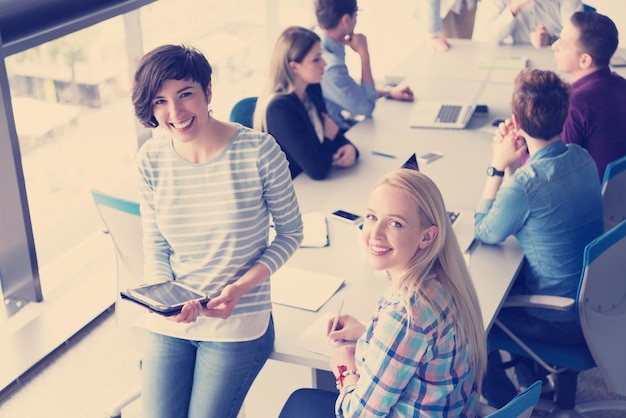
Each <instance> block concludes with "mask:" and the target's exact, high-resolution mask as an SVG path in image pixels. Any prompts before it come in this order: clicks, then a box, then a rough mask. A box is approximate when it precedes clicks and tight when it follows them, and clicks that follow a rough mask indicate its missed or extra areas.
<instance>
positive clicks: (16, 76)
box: [6, 0, 408, 297]
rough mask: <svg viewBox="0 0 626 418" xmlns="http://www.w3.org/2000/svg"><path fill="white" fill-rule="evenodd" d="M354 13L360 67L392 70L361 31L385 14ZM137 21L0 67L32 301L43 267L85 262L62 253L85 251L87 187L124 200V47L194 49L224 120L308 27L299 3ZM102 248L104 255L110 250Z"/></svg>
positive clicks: (147, 15)
mask: <svg viewBox="0 0 626 418" xmlns="http://www.w3.org/2000/svg"><path fill="white" fill-rule="evenodd" d="M403 1H404V2H408V0H403ZM407 4H408V3H407ZM359 6H360V7H361V9H363V10H364V13H362V14H361V15H360V16H359V24H358V26H357V31H362V32H364V33H366V34H367V36H368V43H369V44H370V50H371V53H372V60H373V61H374V62H392V61H393V62H395V61H396V60H389V59H388V58H390V57H388V54H384V53H382V51H383V50H385V49H387V50H392V49H393V48H390V45H394V46H396V47H397V48H405V46H403V45H405V44H404V43H403V42H390V40H389V38H388V35H392V34H393V30H389V31H383V30H380V27H378V26H377V24H374V23H373V22H375V21H374V20H373V17H374V16H381V15H382V14H384V13H382V12H383V11H384V10H385V6H383V5H378V3H377V2H374V1H373V0H362V1H360V2H359ZM368 15H369V17H368ZM406 15H408V14H407V13H404V14H403V16H406ZM405 20H406V19H405ZM140 22H141V23H140V24H141V34H142V39H137V40H134V39H126V38H125V30H124V29H125V28H124V19H123V17H121V16H120V17H117V18H113V19H110V20H108V21H105V22H102V23H99V24H97V25H95V26H92V27H89V28H87V29H85V30H82V31H79V32H76V33H73V34H70V35H67V36H65V37H63V38H60V39H57V40H54V41H51V42H48V43H46V44H43V45H40V46H37V47H35V48H32V49H30V50H27V51H24V52H22V53H19V54H15V55H13V56H10V57H8V58H7V59H6V64H7V69H8V72H9V77H10V86H11V96H12V105H13V110H14V114H15V120H16V128H17V132H18V136H19V142H20V151H21V155H22V165H23V168H24V176H25V184H26V191H27V197H28V204H29V209H30V214H31V221H32V225H33V232H34V238H35V246H36V252H37V257H38V261H39V266H40V268H41V270H42V271H41V278H42V284H43V285H44V297H45V291H46V289H45V284H46V281H49V278H48V277H47V275H46V268H47V266H49V265H50V264H54V263H55V262H57V260H59V258H65V259H66V260H67V259H69V260H70V262H71V263H79V262H91V261H87V260H76V256H75V255H72V254H75V253H76V251H77V249H79V250H81V251H85V250H84V248H86V245H88V243H89V242H90V241H93V239H94V238H93V237H94V236H96V235H97V234H99V232H100V229H101V223H100V219H99V217H98V215H97V212H96V210H95V207H94V204H93V201H92V199H91V195H90V190H91V189H92V188H98V189H101V190H104V191H106V192H109V193H113V194H118V195H120V196H122V197H127V198H135V196H136V192H135V163H134V154H135V152H136V148H137V138H136V132H135V123H136V122H135V118H134V112H133V109H132V104H131V101H130V89H131V85H132V83H131V80H130V74H131V73H132V72H133V71H134V68H129V64H128V61H127V53H126V44H127V43H128V42H131V43H133V42H134V43H141V42H143V49H144V51H148V50H150V49H152V48H154V47H156V46H158V45H161V44H164V43H185V44H188V45H193V46H196V47H198V48H199V49H201V50H202V51H203V52H204V53H205V54H206V55H207V57H208V59H209V61H210V63H211V65H212V66H213V68H214V76H213V101H212V103H211V105H210V106H211V108H212V110H213V111H214V115H215V116H216V117H217V118H219V119H221V120H227V119H228V115H229V113H230V109H231V108H232V106H233V105H234V104H235V103H236V102H237V101H238V100H239V99H241V98H243V97H247V96H256V95H258V94H259V93H260V91H261V90H262V88H263V86H264V85H265V82H266V77H267V70H268V67H269V59H270V51H271V50H272V48H273V46H274V42H275V40H276V38H277V36H278V35H279V33H280V32H281V31H282V29H283V28H284V27H286V26H289V25H301V26H306V27H313V26H314V25H315V18H314V15H313V4H312V1H311V0H265V1H258V0H240V1H237V2H223V1H218V0H207V1H203V2H199V1H197V0H175V1H174V0H160V1H158V2H154V3H151V4H150V5H148V6H145V7H143V8H141V9H140ZM386 23H389V20H387V21H386ZM381 24H382V23H381ZM397 26H402V25H397ZM386 27H388V25H386ZM394 39H396V40H397V38H394ZM383 43H384V44H385V46H384V47H383ZM397 48H396V49H397ZM405 49H406V48H405ZM355 57H356V54H354V53H352V52H351V51H347V58H348V61H349V62H348V63H349V66H350V68H351V70H355V71H356V70H358V69H359V68H360V66H359V64H358V63H351V62H350V59H355ZM374 70H375V76H376V77H377V78H378V79H380V78H382V77H383V76H384V74H383V73H382V71H385V70H386V68H385V69H384V70H382V71H381V72H376V71H379V68H377V67H376V64H375V65H374ZM105 245H110V243H109V242H106V243H105ZM104 251H105V252H107V256H108V255H110V247H107V248H106V249H104ZM87 253H89V252H87ZM68 254H69V255H68ZM91 254H93V255H94V257H98V256H99V255H100V254H98V251H95V250H94V251H91ZM100 256H101V255H100Z"/></svg>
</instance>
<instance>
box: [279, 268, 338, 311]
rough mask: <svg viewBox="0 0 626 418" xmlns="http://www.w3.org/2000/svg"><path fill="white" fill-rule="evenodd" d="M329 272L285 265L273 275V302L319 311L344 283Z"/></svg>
mask: <svg viewBox="0 0 626 418" xmlns="http://www.w3.org/2000/svg"><path fill="white" fill-rule="evenodd" d="M343 282H344V280H343V279H342V278H340V277H336V276H331V275H329V274H324V273H318V272H315V271H310V270H303V269H299V268H294V267H287V266H283V267H281V268H280V270H278V271H277V272H276V273H274V274H273V275H272V278H271V281H270V285H271V289H272V290H271V297H272V303H278V304H280V305H287V306H291V307H294V308H300V309H306V310H308V311H317V310H319V308H321V307H322V305H324V303H326V301H328V299H330V298H331V296H332V295H334V294H335V292H336V291H337V290H339V288H340V287H341V286H342V285H343Z"/></svg>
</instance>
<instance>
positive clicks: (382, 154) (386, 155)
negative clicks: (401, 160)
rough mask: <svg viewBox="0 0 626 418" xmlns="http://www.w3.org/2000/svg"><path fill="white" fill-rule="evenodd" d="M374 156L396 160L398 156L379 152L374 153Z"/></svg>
mask: <svg viewBox="0 0 626 418" xmlns="http://www.w3.org/2000/svg"><path fill="white" fill-rule="evenodd" d="M372 154H374V155H378V156H380V157H387V158H396V156H395V155H391V154H385V153H384V152H379V151H372Z"/></svg>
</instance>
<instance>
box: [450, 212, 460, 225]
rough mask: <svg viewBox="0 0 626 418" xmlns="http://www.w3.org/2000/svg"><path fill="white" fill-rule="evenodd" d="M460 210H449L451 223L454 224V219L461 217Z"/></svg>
mask: <svg viewBox="0 0 626 418" xmlns="http://www.w3.org/2000/svg"><path fill="white" fill-rule="evenodd" d="M459 215H460V213H459V212H448V217H449V218H450V223H451V224H453V223H454V221H456V219H457V218H458V217H459Z"/></svg>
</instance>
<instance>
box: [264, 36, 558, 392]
mask: <svg viewBox="0 0 626 418" xmlns="http://www.w3.org/2000/svg"><path fill="white" fill-rule="evenodd" d="M451 44H452V48H451V50H450V51H448V52H446V53H436V52H431V51H428V50H425V49H422V48H419V47H418V48H416V49H415V51H414V52H413V53H412V54H410V55H409V56H407V58H406V59H404V60H403V61H402V62H401V63H399V65H398V66H397V67H396V68H394V69H393V70H392V71H391V72H390V73H389V74H388V75H387V77H386V80H387V81H390V82H395V83H398V82H400V83H405V84H407V85H409V86H410V87H411V89H412V90H413V91H414V93H415V98H416V100H428V99H437V100H455V101H458V100H464V101H465V100H469V101H472V102H474V103H477V104H484V105H487V107H488V113H487V114H482V115H479V114H475V115H474V116H473V117H472V119H471V120H470V122H469V125H468V127H467V128H466V129H462V130H450V129H421V128H420V129H416V128H411V127H409V124H408V118H409V116H410V113H411V110H412V106H413V103H410V102H400V101H396V100H386V99H379V101H378V103H377V105H376V109H375V111H374V114H373V116H372V117H371V118H367V119H365V120H364V121H362V122H359V123H358V124H356V125H355V126H353V127H352V128H351V129H350V130H349V131H348V132H347V133H346V136H347V137H348V138H349V139H350V140H351V141H352V142H353V143H354V144H355V145H356V147H357V148H358V149H359V152H360V157H359V161H358V163H357V164H356V165H355V166H354V167H350V168H347V169H333V171H332V172H331V174H330V176H329V177H328V178H327V179H325V180H323V181H314V180H311V179H310V178H309V177H307V176H306V175H305V174H302V175H300V176H298V177H297V178H296V179H295V180H294V186H295V189H296V193H297V196H298V201H299V204H300V209H301V212H302V213H303V214H304V213H308V212H319V213H321V214H324V215H326V217H327V222H328V231H329V241H330V245H329V246H327V247H323V248H300V249H298V251H296V253H295V254H294V256H293V257H292V258H291V259H290V260H289V261H288V263H287V266H290V267H295V268H300V269H303V270H310V271H315V272H319V273H324V274H329V275H333V276H337V277H340V278H342V279H344V281H345V283H344V285H343V286H342V287H341V288H340V289H339V290H338V291H337V292H336V293H335V294H334V295H333V296H332V297H331V298H330V299H329V300H328V301H327V302H326V303H325V304H324V305H323V306H322V307H321V308H320V309H319V310H318V311H317V312H312V311H307V310H303V309H297V308H293V307H288V306H284V305H279V304H274V306H273V309H274V313H273V315H274V322H275V328H276V341H275V344H274V351H273V353H272V355H271V358H272V359H274V360H278V361H284V362H289V363H293V364H298V365H303V366H307V367H311V368H312V369H313V372H314V375H313V376H314V385H316V384H317V383H318V382H320V380H319V379H322V378H323V379H328V377H323V376H324V373H325V374H326V375H328V374H329V373H328V372H323V371H328V370H330V367H329V364H328V360H329V359H328V357H326V356H324V355H321V354H317V353H314V352H312V351H309V350H307V349H305V348H302V347H299V346H298V345H297V344H295V340H296V339H297V337H298V336H299V335H300V334H301V333H302V332H303V331H304V330H305V329H306V328H307V327H308V326H309V325H310V324H312V323H313V322H314V321H316V320H317V319H318V318H319V317H320V316H321V315H324V314H325V313H327V312H330V313H335V312H336V311H337V309H338V308H339V305H340V304H341V303H342V302H343V303H344V306H343V312H344V313H350V314H352V315H354V316H356V317H357V318H359V319H360V320H361V321H363V322H367V321H368V320H369V318H370V316H371V314H372V313H373V311H374V309H375V306H376V302H377V301H378V299H379V297H380V296H381V294H382V293H383V291H384V289H385V287H386V279H385V277H384V275H383V274H381V273H380V272H375V271H373V270H372V269H371V268H370V267H369V266H368V264H367V259H366V256H365V254H364V251H363V249H362V248H361V246H360V242H359V229H358V227H357V226H356V225H352V224H348V223H345V222H341V221H337V220H335V219H332V218H330V217H329V216H328V215H330V213H331V212H333V211H335V210H337V209H342V210H346V211H349V212H353V213H357V214H360V215H363V210H364V208H365V207H366V203H367V200H368V197H369V192H370V189H371V187H372V186H373V184H374V183H375V182H376V181H377V180H378V179H380V178H381V177H382V176H383V175H384V174H385V173H387V172H389V171H391V170H394V169H396V168H399V167H400V166H401V165H402V164H403V163H404V162H405V161H406V159H407V158H408V157H409V156H410V155H411V154H412V153H416V154H417V155H418V156H419V155H422V154H425V153H427V152H431V151H437V152H440V153H441V154H443V156H442V157H441V158H439V159H437V160H435V161H433V162H430V163H427V164H424V163H422V162H420V171H422V172H423V173H424V174H426V175H427V176H429V177H430V178H432V179H433V180H434V181H435V183H436V184H437V186H438V187H439V189H440V190H441V192H442V195H443V197H444V201H445V203H446V207H447V208H448V209H450V208H455V209H461V210H468V211H473V209H474V207H475V206H476V204H477V202H478V201H479V199H480V196H481V193H482V189H483V186H484V183H485V179H486V175H485V170H486V168H487V166H488V165H489V163H490V161H491V143H492V139H493V134H494V130H495V128H494V127H493V126H492V123H493V122H494V120H496V119H499V118H506V117H509V116H510V98H511V93H512V91H513V80H514V78H515V75H516V74H517V73H518V72H519V71H520V69H519V68H507V63H506V58H518V57H526V58H527V66H528V67H532V68H540V69H547V70H555V64H554V58H553V53H552V51H551V50H550V49H549V48H544V49H539V50H538V49H535V48H533V47H531V46H530V45H528V46H521V45H516V46H498V45H494V44H489V43H480V42H472V41H466V40H451ZM494 59H498V60H504V64H503V65H497V66H495V67H494V65H493V63H494V61H493V60H494ZM564 79H566V80H567V77H564ZM466 257H467V261H468V266H469V269H470V273H471V276H472V280H473V282H474V285H475V288H476V291H477V293H478V298H479V302H480V306H481V312H482V316H483V323H484V324H483V325H484V327H485V330H486V331H488V330H489V329H490V327H491V324H492V322H493V319H494V318H495V316H496V314H497V312H498V310H499V308H500V306H501V305H502V302H503V301H504V299H505V298H506V295H507V293H508V291H509V289H510V286H511V284H512V283H513V281H514V279H515V278H516V276H517V274H518V272H519V269H520V267H521V264H522V261H523V251H522V249H521V247H520V245H519V243H518V242H517V240H515V238H513V237H510V238H509V239H507V240H506V241H505V242H503V243H501V244H499V245H485V244H478V245H473V246H472V248H471V250H470V251H469V254H467V255H466ZM320 371H322V373H320Z"/></svg>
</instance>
